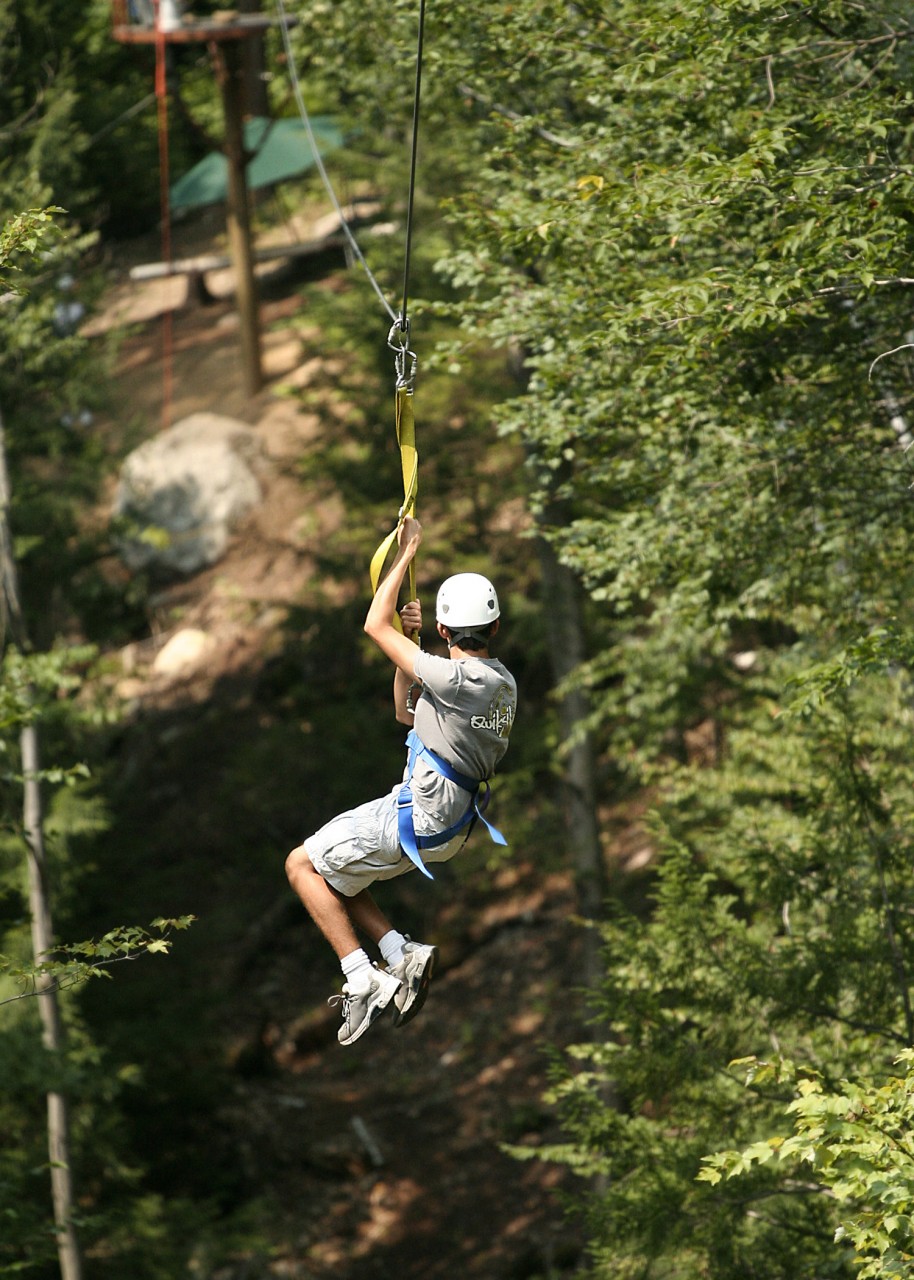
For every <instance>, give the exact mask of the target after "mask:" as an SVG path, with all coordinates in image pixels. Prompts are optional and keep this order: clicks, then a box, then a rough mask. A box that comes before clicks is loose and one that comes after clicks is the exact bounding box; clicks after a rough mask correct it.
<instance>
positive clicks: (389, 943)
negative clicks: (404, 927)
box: [378, 929, 406, 969]
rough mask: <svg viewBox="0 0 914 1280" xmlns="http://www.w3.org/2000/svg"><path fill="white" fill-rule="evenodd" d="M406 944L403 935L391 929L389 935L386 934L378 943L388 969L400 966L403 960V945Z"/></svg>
mask: <svg viewBox="0 0 914 1280" xmlns="http://www.w3.org/2000/svg"><path fill="white" fill-rule="evenodd" d="M405 942H406V939H405V938H404V936H403V934H402V933H397V931H396V929H391V930H390V931H389V932H388V933H385V935H384V937H383V938H382V939H381V941H380V942H379V943H378V946H379V947H380V949H381V955H382V956H383V957H384V960H385V963H386V964H387V967H388V969H389V968H390V967H391V965H394V964H399V963H400V961H401V960H402V959H403V954H404V952H403V944H404V943H405Z"/></svg>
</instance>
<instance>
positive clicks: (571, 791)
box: [539, 512, 606, 987]
mask: <svg viewBox="0 0 914 1280" xmlns="http://www.w3.org/2000/svg"><path fill="white" fill-rule="evenodd" d="M554 516H555V512H551V513H550V512H545V513H544V517H543V521H544V523H549V522H551V520H552V518H553V517H554ZM539 543H540V567H541V571H542V577H543V598H544V599H545V600H546V601H548V607H547V618H546V625H547V628H548V633H549V650H550V653H551V655H552V670H553V678H554V681H555V683H556V685H560V684H561V683H562V681H563V680H565V679H566V677H568V676H569V675H570V674H571V673H572V672H573V671H574V670H575V668H576V667H578V666H580V664H581V663H582V662H583V661H584V659H585V657H586V651H585V642H584V620H583V610H582V602H581V588H580V585H579V583H578V581H577V579H576V578H575V577H574V575H573V574H572V573H571V571H570V570H569V569H566V568H565V566H564V565H562V564H560V563H559V560H558V558H557V557H556V555H555V552H554V551H553V549H552V547H551V546H550V545H549V543H548V542H546V540H545V539H544V538H541V539H540V540H539ZM558 710H559V727H560V732H561V740H562V742H563V743H571V744H572V745H570V746H569V747H568V748H567V753H566V756H565V766H564V769H563V771H562V803H563V808H564V813H565V829H566V832H567V835H568V844H569V850H570V854H571V866H572V872H573V874H574V883H575V891H576V896H577V901H578V911H579V912H580V914H581V916H582V917H583V918H584V919H585V920H588V921H594V922H596V921H598V920H599V919H600V917H601V916H602V913H603V903H604V899H605V896H606V869H605V863H604V861H603V850H602V845H601V842H600V828H599V823H598V821H597V798H596V791H597V789H596V781H595V770H594V752H593V742H592V740H591V737H590V734H588V733H586V732H582V731H581V729H580V725H581V723H582V721H583V720H584V718H585V716H586V714H587V710H588V707H587V699H586V696H585V695H584V694H583V693H582V692H581V691H580V690H572V691H570V692H567V693H565V694H563V695H562V697H561V698H560V700H559V703H558ZM601 975H602V961H601V945H600V936H599V934H598V933H597V932H596V930H588V933H587V937H586V939H585V945H584V981H585V984H586V985H587V986H588V987H592V986H595V985H596V984H597V982H598V981H599V979H600V977H601Z"/></svg>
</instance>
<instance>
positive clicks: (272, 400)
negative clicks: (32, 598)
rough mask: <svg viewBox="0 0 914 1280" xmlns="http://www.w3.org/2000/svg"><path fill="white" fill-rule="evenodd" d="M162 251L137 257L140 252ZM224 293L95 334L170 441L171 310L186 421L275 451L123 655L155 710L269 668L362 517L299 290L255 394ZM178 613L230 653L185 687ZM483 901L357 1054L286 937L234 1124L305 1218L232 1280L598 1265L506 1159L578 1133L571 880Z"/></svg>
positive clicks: (149, 419)
mask: <svg viewBox="0 0 914 1280" xmlns="http://www.w3.org/2000/svg"><path fill="white" fill-rule="evenodd" d="M150 251H151V246H146V247H144V246H137V248H136V254H137V256H138V257H142V256H143V254H144V252H145V253H150ZM151 256H156V255H155V254H154V253H152V254H151ZM207 284H208V286H209V288H210V289H211V291H212V292H213V294H214V295H216V300H215V301H214V302H212V303H211V304H209V305H206V306H204V305H201V304H200V303H199V302H198V301H196V300H195V299H194V297H193V292H192V290H191V291H189V290H188V286H187V282H186V281H185V280H184V279H174V280H166V281H161V282H153V283H149V284H145V285H142V286H139V285H136V284H133V283H130V282H129V281H128V280H126V279H125V278H123V277H122V278H121V280H120V281H119V282H117V283H115V284H113V285H112V287H111V289H110V291H109V294H108V296H107V299H106V306H105V308H104V310H103V311H102V312H101V313H100V314H99V315H98V316H97V317H96V318H95V319H94V320H93V332H94V333H95V334H97V335H102V334H103V333H105V332H106V331H109V330H110V329H111V328H112V326H120V327H123V328H124V329H125V331H126V337H125V338H124V340H123V342H122V345H121V347H120V356H119V361H118V368H117V374H116V383H117V387H116V398H117V397H121V400H122V417H123V418H124V419H126V418H127V417H131V418H134V417H135V418H139V419H140V420H143V421H145V422H146V423H147V424H150V430H151V429H154V424H156V423H157V422H159V421H161V420H162V411H163V399H164V397H165V395H166V391H165V387H166V383H165V380H164V376H163V350H164V346H165V342H166V333H167V326H166V322H165V320H164V318H163V317H164V315H165V313H166V312H170V313H171V320H170V337H169V338H168V339H167V340H168V342H170V345H171V349H172V368H171V392H170V418H171V420H172V421H177V420H178V419H180V418H182V417H184V416H186V415H187V414H189V413H191V412H194V411H197V410H212V411H214V412H218V413H221V414H226V415H229V416H232V417H237V418H239V419H240V420H242V421H243V422H245V423H248V424H250V425H251V426H253V427H255V428H256V431H257V433H258V435H259V436H260V438H261V441H262V445H263V451H264V461H263V466H262V467H261V470H260V479H261V483H262V484H263V486H264V490H265V492H264V501H263V503H262V504H261V506H260V508H259V510H258V512H257V514H256V516H255V517H254V518H253V519H252V520H251V521H250V522H249V523H248V524H247V525H246V526H245V530H244V536H243V537H241V538H238V539H236V540H235V542H234V543H233V545H232V547H231V549H230V551H229V554H228V555H227V556H226V558H225V559H224V560H223V561H221V562H220V563H219V564H218V566H215V567H214V568H213V569H212V570H209V571H206V572H203V573H201V574H199V575H197V576H196V577H195V578H194V579H193V580H191V581H189V582H186V583H183V584H181V585H180V587H177V588H175V589H174V590H173V591H172V592H171V593H170V594H167V596H166V598H165V599H164V605H165V606H167V607H163V609H162V611H161V615H160V618H161V621H160V623H159V624H157V623H156V620H155V618H154V619H153V625H152V630H151V633H150V636H149V637H148V639H147V640H145V641H141V642H138V643H135V644H133V645H131V646H129V647H128V648H127V649H126V650H125V651H124V652H123V653H122V654H121V655H120V656H121V671H120V676H119V688H120V691H121V692H122V693H123V694H124V695H125V696H126V697H128V698H131V699H134V700H135V702H136V703H137V704H138V705H141V706H142V705H144V704H147V705H153V704H157V705H160V706H161V705H167V703H168V701H169V699H170V698H172V697H175V696H178V694H179V693H180V696H182V697H185V696H187V692H188V683H191V684H193V685H194V686H195V690H196V692H195V695H194V696H199V697H201V698H203V697H205V696H206V693H207V689H208V687H210V686H211V685H212V684H214V683H215V682H216V681H217V680H218V679H219V678H220V677H221V676H223V675H224V674H225V673H226V672H243V671H244V669H245V668H246V667H248V666H252V665H256V664H257V662H258V661H259V660H260V657H261V655H262V653H263V652H264V649H265V647H267V646H268V645H269V638H270V634H271V629H272V628H274V627H275V626H276V625H277V624H278V622H279V621H280V620H281V619H282V618H283V617H284V616H285V610H286V609H287V608H288V607H290V606H291V605H293V604H294V603H295V602H296V601H298V600H299V599H300V598H301V596H302V593H303V592H304V591H306V590H307V585H308V582H309V578H310V576H311V575H312V573H313V568H314V558H313V551H314V545H315V538H316V537H318V536H319V535H320V531H321V529H322V528H324V529H326V528H332V527H333V525H334V522H336V521H338V520H339V519H340V518H341V512H340V509H339V507H338V506H337V505H336V504H334V502H333V501H332V499H331V500H327V499H326V497H325V500H324V501H323V502H322V504H321V506H320V509H319V512H318V514H317V515H316V516H315V511H314V507H313V504H312V503H311V501H310V499H309V495H308V494H307V493H306V492H305V491H304V489H303V488H302V485H301V483H300V480H299V479H298V478H297V477H296V475H295V473H294V461H295V458H296V456H297V455H298V453H299V452H300V451H301V449H302V448H303V447H306V446H307V445H308V444H309V442H311V443H313V440H314V436H315V433H316V432H317V431H318V429H319V426H320V421H319V418H318V417H317V415H316V414H315V413H314V412H312V411H310V410H308V409H304V408H303V407H302V404H301V401H300V400H298V399H296V398H295V397H290V396H288V395H282V394H280V389H281V388H282V387H283V386H284V385H285V386H292V387H295V388H306V387H308V385H309V382H310V381H311V380H312V379H314V378H315V377H316V376H318V374H319V373H324V374H325V373H326V372H327V370H326V366H321V365H320V361H316V360H315V357H314V356H313V354H309V334H308V332H307V330H304V331H303V330H302V328H301V327H300V325H299V324H297V323H296V322H295V321H294V319H293V317H294V315H295V313H296V310H297V298H296V296H295V294H294V292H292V293H288V294H284V293H283V291H282V289H281V288H277V289H265V290H264V297H263V301H262V317H263V322H264V335H265V337H264V351H263V361H264V372H265V386H264V389H263V390H262V391H261V392H260V393H258V395H256V396H254V397H248V396H246V395H245V393H244V389H243V387H242V385H241V362H240V359H239V338H238V324H237V317H236V315H235V312H234V309H233V300H232V295H231V277H230V274H229V275H227V276H225V277H224V278H217V277H215V276H213V277H211V278H209V279H208V281H207ZM311 336H312V337H313V335H311ZM331 372H332V371H331ZM178 600H179V601H180V604H181V612H182V616H181V622H180V625H181V626H182V627H197V628H200V629H202V630H204V631H205V632H206V634H207V636H208V637H210V643H211V647H210V648H209V649H208V651H207V654H206V661H205V664H203V665H201V666H200V667H199V668H197V669H194V670H188V671H185V672H183V673H181V675H180V678H176V677H175V675H174V673H171V674H162V673H161V672H160V671H158V670H157V668H156V665H155V660H156V656H157V654H158V653H160V652H161V650H162V648H163V646H164V644H165V642H166V641H167V640H168V638H169V636H170V635H171V634H172V633H173V630H174V624H173V622H172V621H171V620H170V619H171V618H172V617H173V616H174V608H173V606H174V604H175V602H176V601H178ZM176 681H177V683H176ZM466 894H467V891H466V890H461V894H460V896H458V897H446V898H445V900H444V901H442V902H441V905H440V916H439V920H438V924H439V925H440V932H441V936H442V940H443V946H442V953H441V963H440V968H439V973H438V976H437V978H436V981H435V982H434V984H433V992H432V995H431V997H430V999H429V1001H428V1003H427V1005H426V1007H425V1009H424V1010H423V1013H422V1015H421V1017H419V1018H417V1019H416V1020H415V1021H414V1022H413V1023H411V1024H410V1025H409V1026H408V1027H406V1028H403V1029H402V1030H395V1029H394V1028H393V1027H392V1026H390V1025H386V1024H379V1025H378V1026H377V1027H375V1028H372V1031H371V1032H370V1033H369V1034H368V1035H366V1036H365V1037H364V1038H363V1039H362V1040H361V1041H360V1042H358V1043H357V1044H356V1045H354V1046H352V1047H350V1048H348V1049H342V1048H340V1047H339V1046H338V1045H337V1043H336V1038H335V1031H336V1026H337V1020H338V1013H336V1012H335V1011H333V1010H330V1009H328V1008H327V1006H326V1003H325V1002H324V1000H323V998H319V997H316V996H314V995H313V994H312V995H310V996H306V994H305V993H304V992H303V991H302V983H301V966H300V957H299V956H298V955H297V953H296V942H295V939H296V938H297V937H298V936H300V930H301V928H302V925H301V923H300V922H298V921H295V922H294V925H293V924H290V923H289V922H288V917H287V916H285V915H284V916H282V919H281V920H280V924H279V944H278V945H277V944H276V939H275V938H274V945H273V946H272V947H271V948H270V952H269V956H268V958H267V959H265V960H263V959H262V960H260V961H258V960H256V959H255V961H254V962H252V965H251V966H249V968H248V975H247V979H246V980H247V981H248V982H250V983H255V982H259V983H261V984H262V985H263V987H264V989H266V990H268V991H269V993H270V996H269V1000H268V1002H267V1003H268V1009H269V1012H268V1016H266V1017H262V1018H260V1020H259V1022H258V1023H257V1025H253V1024H252V1023H249V1022H248V1023H246V1022H245V1020H244V1018H243V1017H239V1020H238V1025H237V1027H236V1028H233V1034H234V1036H235V1041H236V1043H235V1048H234V1052H235V1054H236V1057H237V1063H238V1086H237V1091H236V1094H235V1096H234V1097H233V1098H232V1099H231V1101H230V1102H229V1104H228V1105H227V1108H226V1123H228V1124H230V1125H231V1126H232V1127H233V1129H234V1130H235V1132H236V1134H237V1142H238V1149H239V1151H240V1152H241V1158H242V1159H243V1160H244V1161H245V1163H246V1165H247V1168H246V1170H245V1173H246V1175H247V1176H248V1177H249V1178H250V1179H251V1180H252V1181H254V1182H257V1183H258V1184H259V1185H261V1186H262V1187H263V1188H264V1191H265V1194H267V1195H268V1196H269V1197H271V1199H272V1201H273V1205H274V1208H275V1212H276V1215H277V1218H279V1219H281V1220H282V1221H283V1222H284V1223H285V1228H284V1231H283V1235H282V1239H281V1240H278V1241H277V1243H276V1246H275V1248H274V1250H273V1252H272V1254H271V1256H270V1257H268V1258H267V1257H262V1256H260V1255H258V1256H256V1257H254V1256H250V1255H243V1254H242V1255H240V1256H239V1257H238V1260H237V1263H236V1264H235V1265H233V1266H231V1267H228V1268H225V1269H223V1270H221V1271H220V1272H218V1274H217V1280H242V1278H243V1277H248V1278H251V1277H260V1276H264V1277H266V1276H277V1277H280V1276H281V1277H290V1278H296V1280H299V1278H300V1280H323V1278H324V1277H328V1278H329V1277H334V1280H356V1277H358V1280H392V1278H393V1277H396V1278H397V1280H420V1277H421V1278H422V1280H454V1278H455V1277H460V1278H461V1280H535V1278H541V1280H556V1278H557V1277H566V1276H571V1275H575V1274H580V1268H581V1267H582V1266H583V1262H584V1253H583V1242H582V1237H581V1232H580V1226H579V1225H578V1224H576V1223H574V1222H573V1221H571V1220H569V1219H568V1218H567V1217H566V1216H565V1214H564V1212H563V1208H562V1203H561V1200H562V1193H563V1191H573V1190H575V1184H574V1182H573V1180H572V1179H571V1178H570V1175H568V1174H567V1172H565V1171H563V1170H561V1169H559V1168H558V1167H557V1166H553V1165H550V1164H546V1163H544V1162H540V1161H537V1160H535V1159H534V1160H528V1161H524V1162H519V1161H517V1160H516V1159H514V1158H512V1157H511V1156H510V1155H509V1154H507V1153H506V1152H505V1150H504V1144H505V1143H522V1144H523V1145H525V1146H528V1147H536V1146H537V1145H539V1144H541V1143H543V1142H547V1141H554V1140H557V1139H558V1138H559V1137H560V1135H559V1133H558V1130H557V1127H556V1124H555V1120H554V1117H553V1116H552V1114H551V1113H550V1110H549V1108H548V1107H547V1106H546V1105H544V1103H543V1102H542V1100H541V1095H542V1092H543V1090H544V1088H545V1086H546V1083H547V1078H548V1067H549V1054H548V1051H547V1046H562V1045H564V1044H567V1043H569V1042H573V1041H574V1040H575V1039H579V1038H581V1036H582V1034H583V1032H582V1027H583V1025H584V1010H583V1003H582V999H581V996H580V993H579V991H578V983H579V974H580V972H581V945H582V938H581V930H580V928H579V927H578V926H577V925H576V924H575V922H574V918H573V911H574V907H573V901H572V894H571V888H570V885H569V883H568V882H567V880H566V879H565V878H564V877H562V876H553V877H549V878H546V877H543V876H542V875H541V874H538V872H537V868H535V867H530V866H527V865H525V864H524V862H523V859H522V857H520V856H519V857H518V860H517V862H516V863H515V864H514V865H513V867H512V869H511V870H510V871H509V872H502V873H500V876H499V878H498V881H497V882H496V883H494V884H493V883H488V884H485V885H484V886H481V887H480V888H479V891H478V896H477V900H475V901H470V900H467V896H466ZM265 927H269V923H268V924H267V926H265ZM436 940H437V939H436ZM252 953H253V954H254V955H255V957H256V955H257V954H258V953H257V947H256V942H255V943H252ZM258 964H260V965H261V968H262V971H261V970H260V969H258Z"/></svg>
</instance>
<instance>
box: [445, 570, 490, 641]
mask: <svg viewBox="0 0 914 1280" xmlns="http://www.w3.org/2000/svg"><path fill="white" fill-rule="evenodd" d="M500 612H501V611H500V609H499V607H498V596H497V595H496V594H495V588H494V587H493V586H492V584H491V582H490V581H489V579H488V578H484V577H483V576H482V574H481V573H455V574H454V576H453V577H452V578H447V579H446V580H445V581H444V582H442V584H441V586H440V587H439V589H438V599H437V601H436V603H435V618H436V620H437V621H438V622H441V623H443V624H444V626H446V627H447V628H448V629H449V630H450V631H454V630H457V629H459V630H461V631H463V630H467V629H469V628H471V627H487V626H488V625H489V623H490V622H494V621H495V619H496V618H497V617H498V616H499V613H500Z"/></svg>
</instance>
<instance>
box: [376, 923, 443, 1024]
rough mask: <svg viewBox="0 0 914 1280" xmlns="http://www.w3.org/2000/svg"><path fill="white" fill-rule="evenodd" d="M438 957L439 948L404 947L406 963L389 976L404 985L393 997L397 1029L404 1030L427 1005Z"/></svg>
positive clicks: (412, 944) (418, 944) (416, 944)
mask: <svg viewBox="0 0 914 1280" xmlns="http://www.w3.org/2000/svg"><path fill="white" fill-rule="evenodd" d="M437 954H438V948H437V947H430V946H427V945H426V944H425V943H424V942H410V941H409V940H407V941H406V943H405V945H404V947H403V959H402V960H401V961H400V963H399V964H394V965H391V967H390V968H389V969H388V973H390V974H391V975H392V976H393V977H394V978H396V979H397V981H398V982H399V983H400V984H401V986H400V988H399V990H398V991H397V992H396V994H395V995H394V1005H395V1008H394V1026H395V1027H402V1026H403V1025H404V1023H406V1022H409V1020H410V1019H411V1018H415V1016H416V1014H417V1013H418V1012H419V1010H420V1009H421V1008H422V1006H423V1005H424V1004H425V999H426V996H427V995H428V984H429V983H430V982H431V979H432V972H433V970H434V968H435V957H436V956H437Z"/></svg>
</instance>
